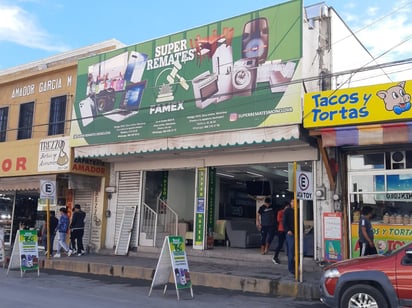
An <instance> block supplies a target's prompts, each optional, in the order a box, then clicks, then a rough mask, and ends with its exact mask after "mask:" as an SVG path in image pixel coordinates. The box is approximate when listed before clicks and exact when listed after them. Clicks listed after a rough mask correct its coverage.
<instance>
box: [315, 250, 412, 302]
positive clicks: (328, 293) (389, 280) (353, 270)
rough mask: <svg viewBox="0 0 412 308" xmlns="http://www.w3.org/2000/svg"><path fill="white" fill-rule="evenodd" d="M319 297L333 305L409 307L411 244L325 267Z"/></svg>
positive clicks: (411, 265) (411, 262) (411, 286)
mask: <svg viewBox="0 0 412 308" xmlns="http://www.w3.org/2000/svg"><path fill="white" fill-rule="evenodd" d="M320 295H321V296H320V300H321V301H322V302H323V303H325V304H326V305H328V306H329V307H334V308H337V307H338V308H350V307H362V308H367V307H374V308H387V307H390V308H394V307H412V243H409V244H406V245H405V246H402V247H400V248H398V249H397V250H394V251H392V252H388V253H386V254H385V255H374V256H366V257H360V258H354V259H350V260H345V261H341V262H337V263H335V264H333V265H329V266H327V267H326V268H325V269H324V271H323V274H322V278H321V281H320Z"/></svg>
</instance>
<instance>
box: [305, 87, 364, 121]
mask: <svg viewBox="0 0 412 308" xmlns="http://www.w3.org/2000/svg"><path fill="white" fill-rule="evenodd" d="M311 98H312V100H313V103H314V105H315V108H313V109H312V121H313V122H315V123H316V122H323V121H335V120H338V121H339V120H343V121H344V120H346V119H348V120H354V119H358V118H364V117H367V116H368V115H369V112H368V110H367V108H366V104H367V103H368V101H369V100H370V98H371V94H365V95H364V96H363V97H362V104H360V105H358V106H355V104H359V100H360V99H359V93H357V92H354V93H351V94H350V95H349V94H347V93H344V94H342V95H332V96H331V97H327V96H322V95H321V94H316V95H313V96H312V97H311ZM331 106H335V107H336V106H338V108H337V109H334V110H329V108H330V107H331Z"/></svg>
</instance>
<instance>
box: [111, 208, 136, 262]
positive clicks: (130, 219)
mask: <svg viewBox="0 0 412 308" xmlns="http://www.w3.org/2000/svg"><path fill="white" fill-rule="evenodd" d="M135 215H136V206H127V207H125V209H124V212H123V215H122V222H121V224H120V231H119V236H118V237H117V243H116V250H115V252H114V253H115V254H116V255H123V256H124V255H127V253H128V251H129V246H130V238H131V237H132V231H133V224H134V218H135Z"/></svg>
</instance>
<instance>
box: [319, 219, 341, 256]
mask: <svg viewBox="0 0 412 308" xmlns="http://www.w3.org/2000/svg"><path fill="white" fill-rule="evenodd" d="M323 238H324V239H325V246H324V247H325V260H327V261H330V262H336V261H341V260H342V259H343V255H342V213H338V212H337V213H323Z"/></svg>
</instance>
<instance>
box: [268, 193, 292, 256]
mask: <svg viewBox="0 0 412 308" xmlns="http://www.w3.org/2000/svg"><path fill="white" fill-rule="evenodd" d="M286 206H289V207H290V202H289V201H287V202H285V203H284V204H283V206H282V207H281V208H280V209H279V210H278V212H277V215H276V220H277V225H278V230H277V231H276V235H277V237H278V244H277V246H276V248H275V255H274V256H273V258H272V262H273V263H275V264H280V260H279V253H280V250H281V249H282V247H283V245H284V243H285V239H286V233H285V228H284V227H283V213H284V212H285V207H286Z"/></svg>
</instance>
